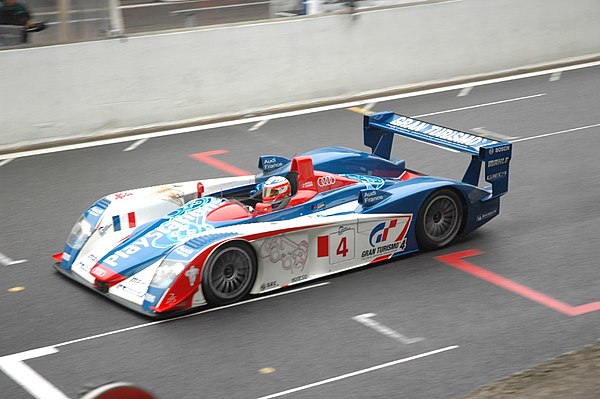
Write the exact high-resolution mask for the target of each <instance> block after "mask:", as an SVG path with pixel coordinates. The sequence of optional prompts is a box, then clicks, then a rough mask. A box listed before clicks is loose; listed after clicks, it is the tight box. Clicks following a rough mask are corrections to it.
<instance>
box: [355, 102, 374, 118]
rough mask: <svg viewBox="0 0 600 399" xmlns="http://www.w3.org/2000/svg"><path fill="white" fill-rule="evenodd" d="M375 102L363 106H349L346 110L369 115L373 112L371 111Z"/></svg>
mask: <svg viewBox="0 0 600 399" xmlns="http://www.w3.org/2000/svg"><path fill="white" fill-rule="evenodd" d="M375 104H377V102H370V103H367V104H365V106H364V107H350V108H348V111H352V112H356V113H357V114H362V115H371V114H374V113H375V112H374V111H371V110H372V109H373V107H374V106H375Z"/></svg>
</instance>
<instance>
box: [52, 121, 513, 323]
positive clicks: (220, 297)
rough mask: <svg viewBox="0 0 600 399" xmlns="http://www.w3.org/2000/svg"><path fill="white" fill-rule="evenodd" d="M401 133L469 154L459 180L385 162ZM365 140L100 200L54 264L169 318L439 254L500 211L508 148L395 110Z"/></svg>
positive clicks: (370, 125)
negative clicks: (254, 169)
mask: <svg viewBox="0 0 600 399" xmlns="http://www.w3.org/2000/svg"><path fill="white" fill-rule="evenodd" d="M396 134H398V135H402V136H406V137H409V138H412V139H416V140H420V141H424V142H427V143H430V144H434V145H437V146H442V147H446V148H449V149H452V150H455V151H459V152H464V153H468V154H470V155H471V161H470V164H469V166H468V168H467V171H466V173H465V175H464V177H463V179H462V181H457V180H451V179H446V178H440V177H432V176H426V175H423V174H421V173H418V172H415V171H413V170H409V169H407V168H406V167H405V162H404V161H403V160H394V159H391V158H390V154H391V148H392V141H393V138H394V136H395V135H396ZM364 142H365V145H367V146H368V147H370V148H371V149H372V153H371V154H368V153H365V152H361V151H356V150H351V149H347V148H339V147H332V148H323V149H319V150H315V151H311V152H308V153H305V154H302V155H299V156H295V157H293V158H292V159H286V158H283V157H280V156H271V155H267V156H261V157H260V158H259V163H258V166H259V169H261V172H260V173H259V174H257V175H251V176H241V177H230V178H218V179H206V180H198V181H191V182H183V183H175V184H169V185H162V186H156V187H148V188H141V189H135V190H131V191H127V192H121V193H116V194H111V195H108V196H106V197H104V198H102V199H100V200H99V201H97V202H96V203H94V204H93V205H92V206H91V207H90V208H88V209H87V210H86V211H85V212H84V213H83V215H82V216H81V218H80V219H79V220H78V221H77V223H76V224H75V226H74V227H73V230H72V231H71V234H70V236H69V237H68V239H67V243H66V245H65V248H64V251H63V252H62V254H57V255H55V259H56V260H57V263H56V270H58V271H59V272H61V273H63V274H64V275H66V276H68V277H70V278H72V279H74V280H76V281H78V282H80V283H81V284H83V285H85V286H88V287H90V288H92V289H95V290H97V291H99V292H101V293H103V294H104V295H105V296H107V297H109V298H111V299H113V300H115V301H117V302H119V303H121V304H123V305H125V306H127V307H129V308H131V309H134V310H136V311H138V312H141V313H143V314H146V315H149V316H164V315H174V314H178V313H181V312H184V311H189V310H190V309H192V308H195V307H198V306H202V305H207V304H208V305H213V306H218V305H225V304H230V303H233V302H236V301H238V300H240V299H242V298H244V297H245V296H247V295H248V294H260V293H265V292H269V291H272V290H277V289H280V288H285V287H288V286H291V285H294V284H300V283H303V282H306V281H309V280H314V279H318V278H321V277H324V276H328V275H331V274H334V273H338V272H342V271H345V270H348V269H352V268H356V267H360V266H364V265H368V264H372V263H376V262H381V261H384V260H387V259H390V258H395V257H398V256H402V255H406V254H409V253H412V252H415V251H418V250H434V249H437V248H442V247H444V246H446V245H448V244H450V243H451V242H452V241H453V240H454V239H455V237H456V236H457V235H459V234H467V233H469V232H471V231H473V230H475V229H476V228H478V227H480V226H482V225H483V224H485V223H487V222H489V221H490V220H491V219H492V218H494V217H495V216H497V215H498V213H499V210H500V196H502V195H503V194H505V193H506V192H507V190H508V169H509V163H510V159H511V153H512V145H511V144H510V143H507V142H498V141H495V140H492V139H489V138H484V137H480V136H476V135H473V134H471V133H466V132H460V131H457V130H453V129H449V128H445V127H442V126H436V125H433V124H430V123H427V122H423V121H420V120H416V119H413V118H409V117H406V116H402V115H397V114H394V113H391V112H384V113H377V114H373V115H369V116H365V119H364ZM482 163H483V164H484V170H485V175H484V180H486V181H487V182H489V183H490V184H491V185H490V186H489V187H485V188H480V187H478V183H479V178H480V171H481V164H482ZM273 182H275V183H276V185H275V186H273V185H272V184H271V183H273ZM288 183H289V184H288ZM267 186H269V187H271V186H273V187H276V189H274V190H266V188H267ZM280 186H281V187H282V189H281V190H279V189H278V188H277V187H280ZM278 190H279V191H278ZM278 194H281V195H282V198H279V201H276V202H273V201H272V200H273V199H274V198H275V197H276V196H277V195H278Z"/></svg>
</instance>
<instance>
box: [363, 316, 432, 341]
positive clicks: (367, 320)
mask: <svg viewBox="0 0 600 399" xmlns="http://www.w3.org/2000/svg"><path fill="white" fill-rule="evenodd" d="M375 316H377V314H375V313H365V314H361V315H358V316H354V317H353V318H352V320H355V321H357V322H359V323H360V324H363V325H365V326H367V327H370V328H372V329H373V330H375V331H377V332H378V333H381V334H383V335H385V336H387V337H390V338H392V339H395V340H396V341H400V342H401V343H403V344H404V345H410V344H414V343H416V342H420V341H423V340H424V339H425V338H408V337H405V336H404V335H402V334H400V333H399V332H397V331H394V330H392V329H391V328H389V327H386V326H384V325H383V324H381V323H379V322H377V321H375V320H373V319H371V318H372V317H375Z"/></svg>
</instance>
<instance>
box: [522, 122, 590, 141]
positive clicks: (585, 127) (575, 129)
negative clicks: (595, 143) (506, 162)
mask: <svg viewBox="0 0 600 399" xmlns="http://www.w3.org/2000/svg"><path fill="white" fill-rule="evenodd" d="M595 127H600V123H595V124H593V125H587V126H581V127H574V128H571V129H565V130H559V131H558V132H552V133H544V134H539V135H537V136H531V137H523V138H522V139H517V140H512V141H511V143H518V142H520V141H527V140H535V139H541V138H543V137H550V136H555V135H557V134H564V133H571V132H577V131H580V130H585V129H592V128H595Z"/></svg>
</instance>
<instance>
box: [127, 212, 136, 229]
mask: <svg viewBox="0 0 600 399" xmlns="http://www.w3.org/2000/svg"><path fill="white" fill-rule="evenodd" d="M127 220H128V221H129V228H130V229H132V228H134V227H135V212H129V213H128V214H127Z"/></svg>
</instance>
